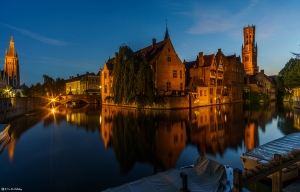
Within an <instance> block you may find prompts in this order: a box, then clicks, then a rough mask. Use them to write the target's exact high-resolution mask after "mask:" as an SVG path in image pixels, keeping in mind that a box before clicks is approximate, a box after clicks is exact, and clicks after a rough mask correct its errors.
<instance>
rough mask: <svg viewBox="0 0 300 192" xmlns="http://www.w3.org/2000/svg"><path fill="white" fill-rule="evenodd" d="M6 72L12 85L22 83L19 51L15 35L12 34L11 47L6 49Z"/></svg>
mask: <svg viewBox="0 0 300 192" xmlns="http://www.w3.org/2000/svg"><path fill="white" fill-rule="evenodd" d="M4 72H6V73H7V75H8V78H9V79H8V84H9V85H10V86H19V85H20V69H19V59H18V53H17V52H16V51H15V43H14V39H13V36H12V35H11V36H10V42H9V48H8V50H7V49H6V52H5V58H4Z"/></svg>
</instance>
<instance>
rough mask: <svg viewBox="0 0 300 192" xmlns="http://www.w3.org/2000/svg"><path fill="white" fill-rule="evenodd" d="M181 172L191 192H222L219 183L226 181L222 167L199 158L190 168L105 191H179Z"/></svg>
mask: <svg viewBox="0 0 300 192" xmlns="http://www.w3.org/2000/svg"><path fill="white" fill-rule="evenodd" d="M181 172H184V173H185V174H186V175H187V188H188V189H189V190H190V191H191V192H193V191H194V192H204V191H205V192H207V191H211V192H217V191H223V189H222V188H220V183H219V181H223V180H226V179H227V176H226V169H225V167H224V165H222V164H219V163H218V162H215V161H213V160H211V159H208V158H206V157H203V156H200V157H198V159H197V161H196V163H195V164H194V166H193V167H191V168H178V169H170V170H168V171H165V172H162V173H158V174H156V175H153V176H149V177H145V178H142V179H139V180H137V181H134V182H131V183H127V184H124V185H121V186H118V187H115V188H112V189H107V190H105V191H106V192H111V191H113V192H118V191H122V192H124V191H125V192H126V191H128V192H134V191H138V192H140V191H143V192H152V191H163V192H173V191H180V188H182V187H183V186H182V179H181V177H180V173H181Z"/></svg>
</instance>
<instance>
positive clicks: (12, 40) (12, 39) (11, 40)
mask: <svg viewBox="0 0 300 192" xmlns="http://www.w3.org/2000/svg"><path fill="white" fill-rule="evenodd" d="M10 42H14V38H13V36H12V34H10Z"/></svg>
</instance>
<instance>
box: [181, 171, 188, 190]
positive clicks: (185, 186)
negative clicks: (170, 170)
mask: <svg viewBox="0 0 300 192" xmlns="http://www.w3.org/2000/svg"><path fill="white" fill-rule="evenodd" d="M180 177H181V179H182V188H180V192H190V190H189V189H188V184H187V174H186V173H184V172H180Z"/></svg>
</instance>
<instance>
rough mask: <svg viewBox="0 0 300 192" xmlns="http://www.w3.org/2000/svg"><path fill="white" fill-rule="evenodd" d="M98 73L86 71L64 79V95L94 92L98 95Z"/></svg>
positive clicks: (90, 93)
mask: <svg viewBox="0 0 300 192" xmlns="http://www.w3.org/2000/svg"><path fill="white" fill-rule="evenodd" d="M99 75H100V73H98V74H97V75H95V73H89V72H86V74H83V75H79V74H77V76H75V77H74V76H71V77H70V78H69V79H67V80H66V81H65V84H66V95H82V94H89V95H92V94H96V95H100V87H99V84H100V77H99Z"/></svg>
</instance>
